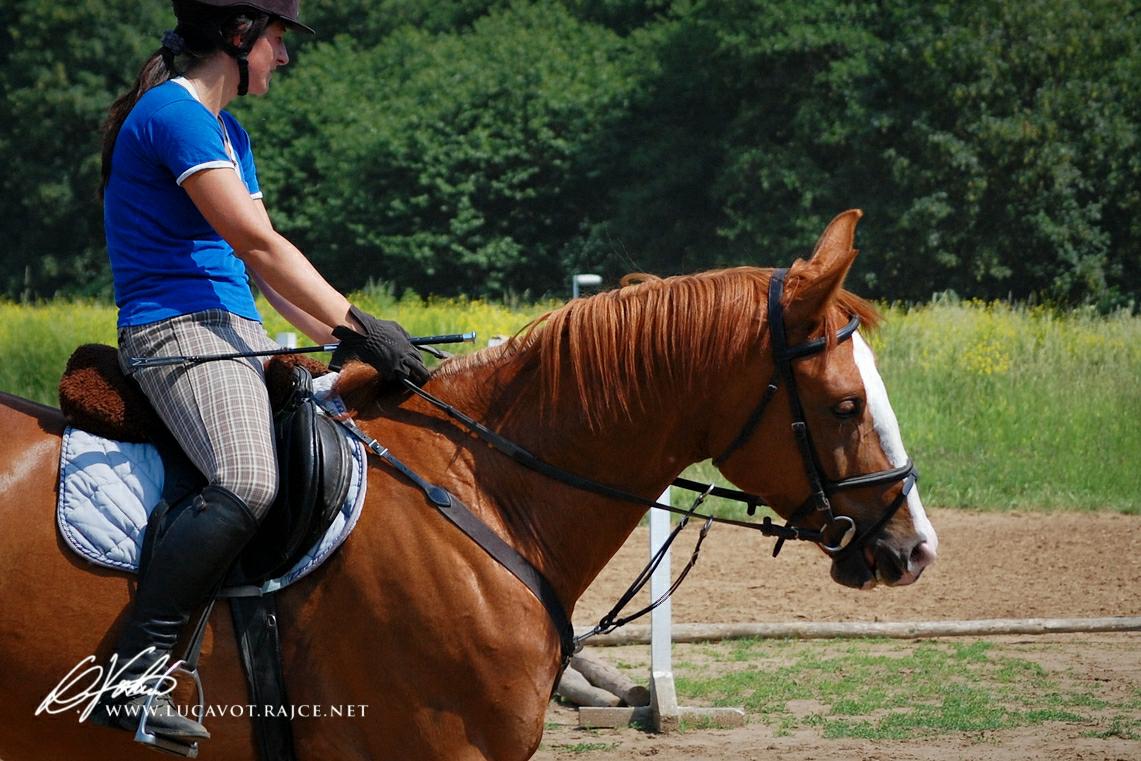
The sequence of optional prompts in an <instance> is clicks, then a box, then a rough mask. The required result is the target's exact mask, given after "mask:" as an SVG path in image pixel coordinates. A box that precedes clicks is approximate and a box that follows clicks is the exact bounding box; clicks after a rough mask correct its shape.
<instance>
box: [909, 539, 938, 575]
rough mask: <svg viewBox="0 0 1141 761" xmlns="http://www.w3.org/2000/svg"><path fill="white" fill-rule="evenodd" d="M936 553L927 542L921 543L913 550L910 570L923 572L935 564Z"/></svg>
mask: <svg viewBox="0 0 1141 761" xmlns="http://www.w3.org/2000/svg"><path fill="white" fill-rule="evenodd" d="M935 557H936V555H935V551H934V550H933V549H931V545H929V544H928V543H927V542H920V543H919V544H917V545H915V547H914V548H912V550H911V559H910V563H909V564H908V565H909V566H910V569H911V570H912V571H913V572H917V571H922V570H923V569H924V568H926V567H927V566H929V565H931V564H932V563H934V562H935Z"/></svg>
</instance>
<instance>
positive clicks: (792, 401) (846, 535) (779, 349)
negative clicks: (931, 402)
mask: <svg viewBox="0 0 1141 761" xmlns="http://www.w3.org/2000/svg"><path fill="white" fill-rule="evenodd" d="M787 274H788V270H785V269H778V270H775V271H774V272H773V274H772V279H771V280H770V281H769V303H768V329H769V340H770V343H771V344H772V353H773V365H774V369H773V375H772V378H771V379H770V380H769V383H768V386H767V387H766V388H765V391H764V393H763V394H762V395H761V400H760V402H758V403H757V406H756V408H754V410H753V412H752V413H751V414H750V415H749V417H748V418H747V419H746V420H745V424H744V426H743V427H742V428H741V432H740V433H738V434H737V436H736V438H734V439H733V441H732V442H730V443H729V446H727V447H726V448H725V450H724V451H723V452H722V453H721V454H719V455H718V456H717V457H715V458H714V459H713V464H714V465H716V466H718V467H720V466H721V465H722V464H723V463H724V462H725V461H726V460H727V459H729V457H731V456H732V455H733V454H734V453H735V452H736V451H737V450H738V449H740V448H741V446H743V445H744V444H745V442H747V441H748V440H749V439H750V438H752V436H753V433H754V432H755V431H756V428H757V425H758V424H759V423H760V422H761V418H762V417H763V416H764V414H765V409H766V408H767V407H768V405H769V402H771V401H772V399H773V397H774V396H776V393H777V391H778V390H779V389H780V385H781V384H782V383H783V384H784V386H785V388H786V389H787V396H788V402H789V407H790V409H791V412H792V433H793V438H795V439H796V444H797V447H798V448H799V450H800V455H801V459H802V460H803V462H804V471H805V474H806V475H807V476H808V484H809V488H810V490H811V493H810V494H809V496H808V499H806V500H805V501H804V503H803V504H802V505H801V506H800V508H799V509H797V510H796V511H795V512H794V513H793V514H792V515H790V516H789V517H788V522H787V523H786V524H785V528H790V529H797V524H799V523H800V522H801V521H803V520H804V519H805V518H806V517H807V516H808V515H810V514H811V513H813V512H817V513H820V514H821V516H822V517H823V519H824V527H823V528H822V529H821V530H820V531H819V535H820V540H819V541H818V542H817V543H818V544H819V545H820V547H821V549H823V550H824V551H825V552H827V553H828V554H829V555H831V556H832V557H833V558H840V557H842V556H844V555H847V554H848V553H849V552H851V551H853V550H855V549H858V548H860V547H863V546H864V545H865V544H866V543H867V542H868V541H869V540H870V539H872V538H873V537H875V536H876V535H877V534H878V533H879V532H880V531H881V530H882V529H883V527H884V526H885V525H887V522H888V521H890V520H891V519H892V516H894V515H895V514H896V512H897V511H898V510H899V508H900V506H901V505H902V504H903V503H904V501H905V500H906V499H907V495H908V494H909V493H910V492H911V489H912V487H914V486H915V482H916V480H917V479H918V478H919V473H918V472H917V471H916V469H915V465H914V464H913V463H912V462H911V460H910V459H908V461H907V462H905V463H904V464H903V465H901V466H899V467H897V468H889V469H887V470H881V471H877V472H875V473H866V474H863V475H859V476H852V477H850V478H842V479H840V480H838V481H833V480H831V479H828V478H825V477H824V475H823V473H824V469H823V468H822V467H821V465H820V459H819V457H818V456H817V454H816V447H815V446H813V444H812V435H811V434H810V433H809V431H808V421H807V420H806V418H805V415H804V406H803V405H802V404H801V402H800V395H799V394H798V393H797V390H796V373H795V372H794V370H793V362H794V361H796V360H798V359H801V358H803V357H809V356H812V355H814V354H819V353H820V352H822V351H824V349H825V347H826V346H827V340H826V338H817V339H814V340H811V341H805V342H804V343H801V344H797V345H795V346H789V345H788V335H787V332H786V330H785V325H784V307H783V306H781V295H782V294H783V293H784V281H785V276H786V275H787ZM859 327H860V318H859V316H858V315H854V316H853V317H852V319H851V321H849V322H848V324H847V325H845V326H844V327H843V328H841V329H840V330H838V331H837V332H836V342H837V343H842V342H844V341H847V340H848V339H850V338H851V337H852V335H853V334H854V333H855V332H856V330H857V329H858V328H859ZM899 481H902V482H903V488H902V489H901V490H900V493H899V495H898V496H897V497H896V498H895V500H893V501H892V503H891V505H890V506H889V507H888V508H887V510H886V511H885V512H884V514H883V515H882V516H881V517H880V518H879V519H878V520H877V521H876V522H875V523H874V524H873V525H872V526H870V527H868V528H867V529H866V530H865V531H864V532H863V533H862V534H860V535H859V536H856V523H855V521H853V520H852V519H851V518H849V517H848V516H846V515H836V514H835V513H833V512H832V503H831V502H830V501H829V499H828V497H829V495H831V494H835V493H836V492H839V491H844V490H847V489H859V488H863V487H867V486H879V485H882V484H892V483H896V482H899ZM750 513H751V508H750ZM799 531H800V532H801V533H804V530H802V529H799ZM785 538H786V537H785V536H781V537H779V538H778V539H777V543H776V547H775V548H774V549H773V557H776V556H777V555H778V554H779V553H780V550H781V547H783V546H784V541H785Z"/></svg>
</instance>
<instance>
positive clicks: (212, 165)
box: [174, 161, 234, 187]
mask: <svg viewBox="0 0 1141 761" xmlns="http://www.w3.org/2000/svg"><path fill="white" fill-rule="evenodd" d="M222 167H227V168H229V169H233V168H234V165H233V164H232V163H230V162H229V161H207V162H205V163H202V164H198V165H197V166H192V167H190V168H189V169H187V170H186V171H185V172H183V173H182V174H180V175H178V179H177V180H175V181H174V182H175V184H177V185H178V186H179V187H182V183H183V182H185V180H186V178H187V177H189V176H190V175H192V174H194V173H195V172H201V171H202V170H203V169H221V168H222Z"/></svg>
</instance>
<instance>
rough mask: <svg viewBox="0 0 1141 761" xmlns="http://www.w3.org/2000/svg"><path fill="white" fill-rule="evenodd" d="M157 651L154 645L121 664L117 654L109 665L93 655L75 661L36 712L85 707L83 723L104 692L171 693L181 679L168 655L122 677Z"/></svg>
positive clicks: (128, 694)
mask: <svg viewBox="0 0 1141 761" xmlns="http://www.w3.org/2000/svg"><path fill="white" fill-rule="evenodd" d="M154 650H155V648H154V647H148V648H147V649H146V650H143V651H142V652H141V653H139V654H138V655H136V656H135V657H134V658H131V659H130V660H129V661H127V662H125V663H124V664H122V666H121V667H120V665H119V656H118V655H112V656H111V660H110V662H109V663H108V664H107V666H106V668H104V667H103V666H97V665H94V664H95V656H94V655H89V656H87V657H86V658H84V659H83V660H81V661H80V662H79V663H77V664H75V667H74V668H73V669H72V670H71V671H69V672H67V676H65V677H64V678H63V679H61V680H59V683H58V684H57V685H56V686H55V687H53V688H52V690H51V692H49V693H48V695H47V697H46V698H44V699H43V702H41V703H40V705H39V707H38V708H36V713H35V715H36V716H39V715H40V714H41V713H48V714H55V713H64V712H66V711H71V710H74V709H79V708H81V707H82V710H81V711H80V714H79V721H80V722H82V721H84V720H85V719H87V717H88V716H90V715H91V712H92V711H93V710H95V706H96V705H98V704H99V701H100V699H101V698H102V697H103V696H104V695H109V696H110V697H113V698H118V697H124V696H126V697H138V696H140V695H152V694H153V695H168V694H170V692H171V691H173V690H174V688H175V687H176V686H177V684H178V681H177V680H176V679H175V678H174V677H173V676H171V674H172V673H173V672H174V671H175V670H176V669H177V667H178V664H177V663H175V664H174V665H171V666H169V667H168V663H169V661H170V656H169V655H163V656H162V657H161V658H159V659H158V660H156V661H155V662H154V663H152V664H151V665H150V666H149V667H148V668H147V670H146V671H144V672H143V673H142V674H141V675H140V676H138V677H135V678H134V679H122V678H121V677H122V675H123V672H124V671H126V670H127V669H128V668H129V667H130V666H131V664H133V663H134V662H135V661H137V660H138V659H139V658H142V657H143V656H146V655H149V654H150V653H153V652H154Z"/></svg>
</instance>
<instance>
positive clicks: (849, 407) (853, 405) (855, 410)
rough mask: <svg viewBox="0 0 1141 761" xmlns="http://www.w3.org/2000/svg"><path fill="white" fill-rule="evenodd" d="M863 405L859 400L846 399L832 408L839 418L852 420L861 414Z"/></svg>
mask: <svg viewBox="0 0 1141 761" xmlns="http://www.w3.org/2000/svg"><path fill="white" fill-rule="evenodd" d="M860 407H861V403H860V400H859V399H845V400H844V401H842V402H840V403H839V404H837V405H836V406H835V407H833V408H832V412H833V413H834V414H835V415H836V417H838V418H852V417H856V416H857V415H859V414H860Z"/></svg>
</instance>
